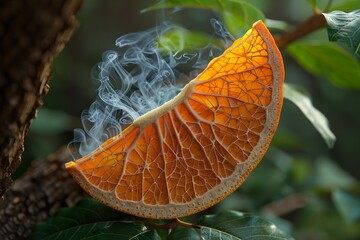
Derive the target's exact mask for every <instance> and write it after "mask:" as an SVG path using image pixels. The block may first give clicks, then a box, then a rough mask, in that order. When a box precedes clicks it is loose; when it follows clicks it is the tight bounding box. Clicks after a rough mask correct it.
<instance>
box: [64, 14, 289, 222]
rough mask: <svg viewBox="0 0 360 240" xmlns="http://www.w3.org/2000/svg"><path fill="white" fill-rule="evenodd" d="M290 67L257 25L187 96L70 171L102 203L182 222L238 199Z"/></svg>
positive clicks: (274, 120) (270, 131) (262, 147)
mask: <svg viewBox="0 0 360 240" xmlns="http://www.w3.org/2000/svg"><path fill="white" fill-rule="evenodd" d="M283 80H284V68H283V61H282V57H281V54H280V52H279V50H278V49H277V47H276V45H275V42H274V40H273V38H272V36H271V34H270V33H269V31H268V30H267V28H266V27H265V25H264V24H263V23H262V22H261V21H258V22H257V23H255V24H254V25H253V28H252V29H250V30H249V31H248V32H247V33H246V34H245V35H244V36H243V37H242V38H240V39H238V40H236V41H235V42H234V43H233V45H232V46H231V47H230V48H228V49H227V50H226V51H225V52H224V53H223V54H222V55H221V56H220V57H217V58H215V59H213V60H212V61H211V62H210V63H209V65H208V67H207V68H206V69H205V70H204V71H203V72H202V73H201V74H200V75H199V76H198V77H197V78H195V79H194V80H192V81H191V82H190V83H189V84H188V85H186V86H185V87H184V89H183V90H182V92H181V93H180V94H179V95H178V96H177V97H175V98H174V99H173V100H171V101H170V102H168V103H165V104H164V105H163V106H161V107H159V108H157V109H154V110H152V111H150V112H149V113H147V114H145V115H143V116H142V117H140V118H139V119H137V120H136V121H135V122H134V123H133V124H132V125H131V126H129V127H128V128H127V129H125V130H124V131H123V132H122V133H121V134H119V135H118V136H115V137H113V138H111V139H109V140H108V141H106V142H104V143H103V144H102V145H101V146H100V147H99V148H98V149H96V150H95V151H94V152H92V153H90V154H89V155H87V156H85V157H83V158H81V159H78V160H76V161H75V162H69V163H67V164H66V167H67V169H68V170H69V171H70V173H71V174H72V175H73V176H74V178H75V179H76V180H77V181H78V182H79V184H80V185H81V186H82V187H83V188H84V189H85V190H86V191H87V192H88V193H89V194H90V195H91V196H93V197H94V198H95V199H98V200H99V201H100V202H102V203H104V204H106V205H108V206H110V207H113V208H115V209H118V210H120V211H123V212H127V213H130V214H133V215H137V216H141V217H146V218H162V219H168V218H178V217H182V216H186V215H190V214H193V213H196V212H199V211H201V210H203V209H205V208H208V207H210V206H212V205H214V204H216V203H217V202H219V201H220V200H222V199H223V198H224V197H226V196H227V195H229V194H230V193H232V192H233V191H234V190H235V189H236V188H237V187H238V186H240V185H241V183H242V182H243V181H244V180H245V178H246V177H247V176H248V174H249V173H250V172H251V171H252V170H253V169H254V167H255V166H256V165H257V163H258V162H259V161H260V160H261V159H262V157H263V155H264V154H265V152H266V150H267V148H268V146H269V144H270V141H271V139H272V137H273V135H274V132H275V130H276V128H277V125H278V121H279V117H280V111H281V107H282V100H283V97H282V86H283Z"/></svg>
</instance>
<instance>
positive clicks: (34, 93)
mask: <svg viewBox="0 0 360 240" xmlns="http://www.w3.org/2000/svg"><path fill="white" fill-rule="evenodd" d="M81 4H82V0H52V1H47V0H43V1H23V0H2V1H0V36H1V38H0V56H1V57H0V106H1V108H0V199H1V197H2V196H3V194H4V193H5V191H6V189H7V188H8V187H9V186H10V184H11V174H12V173H14V171H15V170H16V168H17V167H18V166H19V164H20V160H21V155H22V153H23V150H24V138H25V136H26V133H27V130H28V128H29V125H30V122H31V120H32V119H33V118H34V117H35V114H36V110H37V108H38V107H39V106H40V105H42V103H43V96H44V95H45V94H46V93H47V91H48V89H49V86H48V82H49V79H50V70H51V64H52V62H53V59H54V57H55V56H56V55H58V53H59V52H60V51H61V50H62V49H63V47H64V45H65V43H66V42H67V41H68V40H69V38H70V36H71V35H72V33H73V31H74V29H75V26H76V19H75V17H74V14H75V13H77V12H78V10H79V8H80V6H81Z"/></svg>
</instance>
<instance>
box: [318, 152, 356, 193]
mask: <svg viewBox="0 0 360 240" xmlns="http://www.w3.org/2000/svg"><path fill="white" fill-rule="evenodd" d="M313 167H314V170H315V171H314V178H315V186H317V187H320V188H323V189H328V190H333V189H337V188H350V187H353V186H355V185H356V184H357V181H356V180H355V179H354V177H352V176H351V175H350V174H349V173H348V172H346V171H345V170H343V169H342V168H341V167H340V166H339V165H337V164H336V163H335V162H334V161H333V160H331V159H328V158H320V159H319V160H317V161H316V162H315V164H314V166H313Z"/></svg>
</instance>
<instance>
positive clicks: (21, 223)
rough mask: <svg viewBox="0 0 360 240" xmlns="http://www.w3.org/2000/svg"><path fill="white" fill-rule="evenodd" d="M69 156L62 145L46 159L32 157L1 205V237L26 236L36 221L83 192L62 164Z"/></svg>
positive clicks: (17, 239) (19, 237) (68, 159)
mask: <svg viewBox="0 0 360 240" xmlns="http://www.w3.org/2000/svg"><path fill="white" fill-rule="evenodd" d="M71 160H72V159H71V157H70V155H69V153H68V152H67V149H66V148H65V147H64V148H62V149H60V150H59V151H57V152H56V153H54V154H53V155H50V156H49V157H47V158H46V159H40V160H37V161H34V162H33V164H32V165H31V167H30V168H29V169H28V171H27V172H26V173H25V174H24V176H23V177H22V178H20V179H18V180H16V181H15V183H14V184H13V185H12V186H11V188H9V190H8V191H7V192H6V193H5V195H4V198H5V200H4V201H3V203H2V204H1V205H0V236H2V238H1V239H4V240H7V239H9V240H10V239H16V240H21V239H26V238H27V237H28V236H29V234H30V233H31V231H32V229H33V227H34V226H35V225H36V224H37V223H39V222H41V221H44V220H46V219H47V218H48V217H50V216H51V215H53V214H54V213H55V212H57V210H58V209H59V208H60V207H64V206H69V205H72V204H74V203H75V202H76V201H77V200H79V198H81V197H82V196H83V195H84V193H83V191H82V189H81V188H80V186H79V185H78V184H77V183H75V181H74V180H73V179H72V177H71V176H70V174H69V173H68V171H66V169H65V166H64V164H65V163H66V162H68V161H71Z"/></svg>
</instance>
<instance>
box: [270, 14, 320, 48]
mask: <svg viewBox="0 0 360 240" xmlns="http://www.w3.org/2000/svg"><path fill="white" fill-rule="evenodd" d="M323 27H326V20H325V17H324V15H323V14H322V13H316V14H314V15H312V16H311V17H310V18H308V19H306V20H305V21H304V22H302V23H300V24H299V25H298V26H297V27H296V28H295V29H293V30H291V31H289V32H286V33H284V34H283V35H280V36H275V42H276V44H277V46H278V48H279V49H284V48H285V47H286V46H287V45H288V44H290V43H292V42H294V41H295V40H298V39H300V38H302V37H304V36H306V35H308V34H309V33H312V32H314V31H315V30H318V29H320V28H323Z"/></svg>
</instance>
